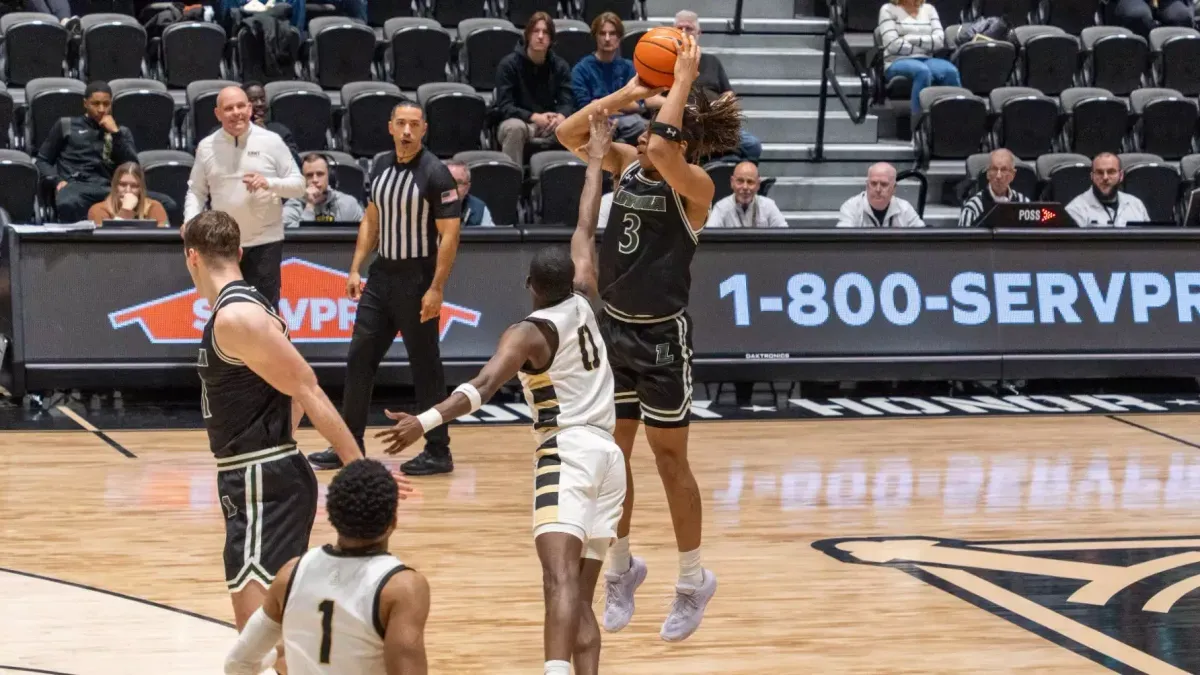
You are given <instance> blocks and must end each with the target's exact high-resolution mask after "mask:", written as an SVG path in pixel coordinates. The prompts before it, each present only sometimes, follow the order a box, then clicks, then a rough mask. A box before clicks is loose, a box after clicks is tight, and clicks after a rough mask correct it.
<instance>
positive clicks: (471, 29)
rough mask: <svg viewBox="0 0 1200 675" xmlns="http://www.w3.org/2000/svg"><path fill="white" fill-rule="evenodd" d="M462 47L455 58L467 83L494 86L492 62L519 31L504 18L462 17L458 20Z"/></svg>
mask: <svg viewBox="0 0 1200 675" xmlns="http://www.w3.org/2000/svg"><path fill="white" fill-rule="evenodd" d="M458 34H459V38H460V40H461V43H462V51H461V53H460V56H459V59H458V62H459V64H460V65H461V66H462V67H463V71H464V75H465V76H466V82H467V84H469V85H471V86H472V87H475V88H476V89H483V90H491V89H495V88H496V66H497V65H498V64H499V63H500V59H502V58H504V57H505V56H508V55H509V54H511V53H512V51H513V49H514V48H516V46H517V44H519V43H520V41H521V39H522V34H521V31H519V30H517V28H516V26H513V25H512V24H511V23H510V22H508V21H505V20H504V19H466V20H464V21H462V22H461V23H459V25H458Z"/></svg>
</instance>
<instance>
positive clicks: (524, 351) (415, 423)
mask: <svg viewBox="0 0 1200 675" xmlns="http://www.w3.org/2000/svg"><path fill="white" fill-rule="evenodd" d="M553 356H554V354H553V352H552V351H551V349H550V344H549V343H548V342H547V341H546V338H545V336H543V335H542V331H541V329H539V328H538V327H537V326H535V325H534V324H532V323H530V322H528V321H522V322H520V323H517V324H514V325H512V326H510V327H509V329H508V330H506V331H504V335H502V336H500V344H499V345H497V346H496V354H495V355H494V356H492V358H491V360H489V361H488V362H487V364H486V365H485V366H484V367H483V369H482V370H480V371H479V374H478V375H476V376H475V379H473V380H471V381H470V382H467V383H466V384H463V385H460V386H459V387H458V388H457V389H455V390H454V392H453V393H452V394H450V396H449V397H447V398H446V400H444V401H442V402H441V403H439V404H437V405H436V406H434V407H432V408H430V409H429V410H426V411H425V412H423V413H421V414H420V415H417V416H416V417H413V416H411V415H406V414H404V413H395V412H392V411H390V410H388V411H385V412H386V413H387V416H388V418H389V419H393V420H396V425H395V426H393V427H390V428H388V429H385V430H383V431H380V432H379V433H377V434H375V438H380V439H383V442H384V444H385V445H386V447H385V448H384V452H386V453H387V454H389V455H394V454H396V453H398V452H401V451H402V450H404V449H405V448H407V447H408V446H409V445H412V444H413V443H415V442H416V441H417V439H419V438H421V437H422V436H424V435H425V434H426V433H427V432H428V431H429V430H430V429H434V428H436V427H439V426H441V425H442V424H444V423H446V422H449V421H450V420H454V419H458V418H459V417H462V416H463V415H468V414H470V413H473V412H475V411H476V410H478V409H479V406H481V405H483V404H484V402H485V401H488V400H490V399H491V398H492V396H493V395H495V393H496V392H497V391H498V390H499V389H500V387H502V386H504V383H505V382H508V381H509V380H511V379H513V378H514V377H516V375H517V371H519V370H520V369H521V366H522V365H524V364H525V363H526V362H527V361H532V362H533V363H535V364H536V363H547V362H549V361H550V359H551V358H553Z"/></svg>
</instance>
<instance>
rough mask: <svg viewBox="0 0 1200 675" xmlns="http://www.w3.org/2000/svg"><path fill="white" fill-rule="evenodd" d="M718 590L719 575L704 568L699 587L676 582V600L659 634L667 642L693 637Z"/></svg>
mask: <svg viewBox="0 0 1200 675" xmlns="http://www.w3.org/2000/svg"><path fill="white" fill-rule="evenodd" d="M716 592H717V575H715V574H713V573H712V572H709V571H708V570H704V581H703V582H701V583H700V586H699V588H697V587H694V586H689V585H684V584H679V583H677V584H675V602H672V603H671V613H670V614H668V615H667V620H666V621H664V622H663V625H662V630H661V631H659V636H660V637H661V638H662V639H664V640H666V641H667V642H679V641H681V640H686V639H688V638H689V637H691V636H692V633H695V632H696V629H697V628H699V627H700V621H701V620H702V619H703V618H704V609H705V608H706V607H708V601H709V600H712V597H713V595H715V594H716ZM605 618H607V616H606V617H605Z"/></svg>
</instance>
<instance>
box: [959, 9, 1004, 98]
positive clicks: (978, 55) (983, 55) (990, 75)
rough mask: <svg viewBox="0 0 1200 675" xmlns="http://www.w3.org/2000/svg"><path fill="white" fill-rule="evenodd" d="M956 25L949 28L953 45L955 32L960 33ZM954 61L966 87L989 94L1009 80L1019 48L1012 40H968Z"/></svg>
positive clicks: (982, 94)
mask: <svg viewBox="0 0 1200 675" xmlns="http://www.w3.org/2000/svg"><path fill="white" fill-rule="evenodd" d="M954 28H956V26H951V27H950V28H949V29H947V30H946V44H953V42H954V37H953V35H954V33H956V32H957V31H954V30H952V29H954ZM950 60H951V62H953V63H954V65H956V66H958V74H959V77H960V78H961V80H962V86H963V88H964V89H967V90H969V91H970V92H971V93H973V94H977V95H981V96H986V95H988V94H989V93H990V92H991V91H992V90H993V89H995V88H997V87H1003V86H1004V85H1005V83H1007V82H1008V78H1009V75H1011V74H1012V70H1013V64H1014V63H1016V60H1017V49H1016V47H1014V46H1013V45H1012V43H1011V42H999V41H993V40H988V41H983V42H968V43H967V44H965V45H962V46H961V47H959V48H958V49H956V50H955V51H954V55H953V56H952V57H950Z"/></svg>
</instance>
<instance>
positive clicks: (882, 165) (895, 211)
mask: <svg viewBox="0 0 1200 675" xmlns="http://www.w3.org/2000/svg"><path fill="white" fill-rule="evenodd" d="M837 226H838V227H925V221H923V220H921V217H920V216H919V215H917V210H916V209H914V208H913V207H912V204H909V203H908V202H907V201H905V200H903V199H901V198H900V197H897V196H896V167H894V166H892V165H891V164H888V163H887V162H879V163H878V164H873V165H871V168H870V169H867V189H866V190H864V191H863V192H862V193H860V194H858V195H855V196H853V197H851V198H850V199H847V200H846V203H844V204H842V209H841V211H840V212H839V213H838V222H837Z"/></svg>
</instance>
